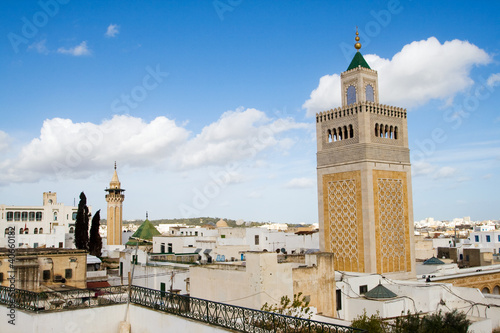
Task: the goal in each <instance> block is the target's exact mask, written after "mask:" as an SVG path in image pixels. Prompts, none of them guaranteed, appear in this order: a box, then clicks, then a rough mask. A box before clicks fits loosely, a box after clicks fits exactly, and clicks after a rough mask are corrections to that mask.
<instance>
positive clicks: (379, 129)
mask: <svg viewBox="0 0 500 333" xmlns="http://www.w3.org/2000/svg"><path fill="white" fill-rule="evenodd" d="M398 134H399V133H398V127H397V126H392V125H384V124H375V136H376V137H380V138H387V139H394V140H397V139H398Z"/></svg>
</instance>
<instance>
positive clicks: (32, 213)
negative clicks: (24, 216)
mask: <svg viewBox="0 0 500 333" xmlns="http://www.w3.org/2000/svg"><path fill="white" fill-rule="evenodd" d="M29 219H30V221H35V212H30V217H29Z"/></svg>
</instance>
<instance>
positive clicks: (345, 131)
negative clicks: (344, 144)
mask: <svg viewBox="0 0 500 333" xmlns="http://www.w3.org/2000/svg"><path fill="white" fill-rule="evenodd" d="M342 137H344V138H346V139H347V138H348V137H349V135H348V134H347V126H344V135H343V136H342Z"/></svg>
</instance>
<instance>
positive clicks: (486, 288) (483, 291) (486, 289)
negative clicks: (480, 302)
mask: <svg viewBox="0 0 500 333" xmlns="http://www.w3.org/2000/svg"><path fill="white" fill-rule="evenodd" d="M481 292H482V293H483V294H489V293H490V289H489V288H488V287H484V288H483V290H481Z"/></svg>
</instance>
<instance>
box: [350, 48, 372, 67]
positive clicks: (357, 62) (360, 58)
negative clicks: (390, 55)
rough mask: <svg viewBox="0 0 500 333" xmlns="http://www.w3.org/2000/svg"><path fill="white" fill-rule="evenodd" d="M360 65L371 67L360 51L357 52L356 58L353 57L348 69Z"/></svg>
mask: <svg viewBox="0 0 500 333" xmlns="http://www.w3.org/2000/svg"><path fill="white" fill-rule="evenodd" d="M358 66H361V67H364V68H368V69H371V68H370V66H368V63H367V62H366V60H365V58H363V56H362V55H361V52H359V51H358V52H356V54H355V55H354V58H352V61H351V64H350V65H349V67H347V70H350V69H353V68H357V67H358Z"/></svg>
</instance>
